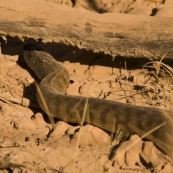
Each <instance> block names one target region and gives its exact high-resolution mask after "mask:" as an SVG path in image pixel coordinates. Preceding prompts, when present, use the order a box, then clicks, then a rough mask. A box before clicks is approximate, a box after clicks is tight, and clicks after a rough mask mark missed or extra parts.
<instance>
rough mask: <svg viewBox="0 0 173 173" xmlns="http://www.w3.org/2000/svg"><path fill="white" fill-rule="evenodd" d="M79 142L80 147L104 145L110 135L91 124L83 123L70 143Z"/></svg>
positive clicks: (108, 140)
mask: <svg viewBox="0 0 173 173" xmlns="http://www.w3.org/2000/svg"><path fill="white" fill-rule="evenodd" d="M77 142H79V146H80V148H87V147H94V146H100V147H101V146H104V145H105V144H108V143H109V142H110V136H109V135H108V134H107V133H106V132H104V131H103V130H101V129H99V128H97V127H94V126H92V125H85V126H83V127H81V128H80V131H78V132H76V133H75V134H74V136H73V139H72V141H71V143H73V144H74V143H77Z"/></svg>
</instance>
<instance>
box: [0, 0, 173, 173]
mask: <svg viewBox="0 0 173 173" xmlns="http://www.w3.org/2000/svg"><path fill="white" fill-rule="evenodd" d="M47 1H52V2H53V3H62V4H63V3H64V4H66V5H69V6H73V8H83V9H84V10H91V11H93V12H100V13H103V12H123V13H131V14H132V13H133V14H136V15H139V14H140V15H141V14H142V15H153V16H156V15H158V16H159V15H161V16H164V15H166V16H167V17H171V14H172V13H171V14H170V13H168V12H169V10H168V9H171V8H172V5H171V1H165V4H162V3H161V1H158V2H155V1H154V0H153V1H154V2H149V1H145V2H144V1H142V0H141V1H140V0H138V1H132V0H131V1H130V0H129V1H126V3H124V1H116V0H115V1H107V2H106V1H93V2H92V3H91V1H90V3H89V2H88V1H86V0H79V1H77V0H76V1H75V2H73V3H72V2H71V1H67V0H66V1H62V0H61V1H58V0H57V1H56V0H54V1H53V0H47ZM168 4H169V6H168ZM144 7H145V9H144ZM62 8H63V6H62ZM69 8H71V7H69ZM117 9H119V10H117ZM163 9H167V10H163ZM161 10H162V11H161ZM153 11H154V12H153ZM159 11H160V12H159ZM164 11H165V12H164ZM159 13H160V14H159ZM15 44H16V43H13V45H15ZM10 46H11V47H12V45H10ZM44 46H45V47H46V48H47V49H48V50H49V51H50V53H51V54H52V55H53V56H54V57H55V58H56V59H57V60H58V61H60V62H61V63H62V64H63V65H64V66H65V67H66V68H67V69H68V71H69V73H70V79H71V82H70V86H69V88H68V89H67V92H66V94H69V95H79V96H80V95H82V96H89V97H96V98H100V99H108V100H116V101H119V102H123V103H128V104H134V105H142V106H152V107H159V108H163V109H169V110H170V109H172V96H173V85H172V78H171V77H169V75H167V74H165V71H159V74H158V77H160V80H158V78H157V77H155V75H156V70H157V68H156V66H155V64H149V65H150V66H152V67H149V68H148V67H146V68H142V67H143V65H145V64H146V63H147V62H148V60H146V59H143V60H142V59H140V61H139V60H137V59H123V58H122V57H121V58H120V57H116V58H115V59H113V58H112V57H111V56H109V55H104V54H102V53H93V52H92V51H86V50H78V49H75V48H73V47H66V46H64V45H60V46H57V47H56V46H54V47H51V46H48V45H45V44H44ZM7 47H8V46H7ZM55 47H56V50H55ZM21 48H22V43H20V45H19V48H18V51H19V52H18V51H17V50H16V52H18V53H15V55H13V56H12V55H11V49H10V48H8V50H9V51H6V52H7V53H6V54H4V53H2V54H0V79H1V80H0V120H1V121H0V123H1V125H0V128H1V130H0V132H1V145H0V151H1V156H0V163H1V164H0V168H1V169H0V172H4V173H6V172H14V173H18V172H39V173H41V172H46V173H49V172H57V173H66V172H73V173H77V172H99V173H100V172H104V173H115V172H116V173H135V172H138V173H142V172H147V173H150V172H152V173H158V172H162V173H171V172H173V165H172V161H171V159H170V158H169V157H168V156H167V155H165V154H163V153H162V152H161V151H159V150H158V149H157V148H156V147H155V146H154V144H153V143H152V142H151V141H143V140H141V139H140V137H139V136H137V135H132V136H131V137H130V138H129V139H128V140H127V141H125V142H123V143H122V145H120V146H119V145H118V144H119V141H118V140H114V141H112V138H111V136H110V134H108V133H106V132H104V131H103V130H101V129H99V128H97V127H94V126H91V125H84V126H83V127H79V126H72V125H69V124H67V123H65V122H62V121H57V120H56V129H55V131H53V132H52V131H51V129H52V125H51V124H50V123H49V121H48V118H47V117H46V115H45V114H44V113H43V112H42V111H41V109H40V108H39V106H38V104H37V101H36V98H35V86H34V85H33V81H34V79H36V80H37V78H36V76H35V75H34V73H33V72H32V71H31V70H30V69H29V68H28V67H27V65H26V63H25V62H24V60H23V57H22V52H21ZM3 49H5V48H4V47H2V52H4V50H3ZM81 57H82V58H81ZM169 64H170V65H171V66H173V65H172V64H171V63H170V62H169ZM165 75H166V76H165ZM165 88H166V90H165ZM138 139H139V142H138V143H137V144H135V145H132V144H133V142H134V141H136V140H138ZM130 145H132V147H130V149H128V150H127V148H128V147H129V146H130ZM3 168H4V169H3Z"/></svg>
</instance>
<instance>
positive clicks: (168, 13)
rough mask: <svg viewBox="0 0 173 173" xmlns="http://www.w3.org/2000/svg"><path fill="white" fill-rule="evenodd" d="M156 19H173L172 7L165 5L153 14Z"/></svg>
mask: <svg viewBox="0 0 173 173" xmlns="http://www.w3.org/2000/svg"><path fill="white" fill-rule="evenodd" d="M155 16H157V17H173V5H165V6H163V7H162V8H160V9H159V10H158V11H157V13H156V14H155Z"/></svg>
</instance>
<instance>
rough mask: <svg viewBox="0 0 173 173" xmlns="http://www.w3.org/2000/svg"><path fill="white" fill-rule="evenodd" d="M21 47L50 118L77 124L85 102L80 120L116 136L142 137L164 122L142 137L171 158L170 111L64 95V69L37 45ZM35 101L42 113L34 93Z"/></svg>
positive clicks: (172, 124)
mask: <svg viewBox="0 0 173 173" xmlns="http://www.w3.org/2000/svg"><path fill="white" fill-rule="evenodd" d="M23 49H24V59H25V61H26V62H27V64H28V66H29V67H30V68H31V69H32V70H33V71H34V72H35V73H36V75H37V76H38V77H39V79H40V80H41V82H40V84H39V87H40V90H41V92H42V94H43V97H44V99H45V101H46V104H47V106H48V109H49V111H50V113H51V114H52V115H53V117H54V118H58V119H60V120H63V121H65V122H68V123H75V124H79V125H80V124H81V120H82V115H83V110H84V107H85V104H86V101H88V104H87V110H86V115H85V119H84V122H85V123H89V124H92V125H95V126H97V127H99V128H101V129H103V130H106V131H108V132H111V133H115V134H116V135H117V136H118V134H120V133H121V132H123V135H124V137H127V136H128V135H129V134H130V132H132V133H137V134H138V135H140V136H142V135H143V134H144V133H146V132H148V131H150V130H151V129H153V128H155V127H156V126H158V125H160V124H162V123H165V125H164V126H162V127H160V128H159V129H158V130H156V131H154V132H153V133H151V134H150V135H148V136H146V137H145V138H146V139H148V140H151V141H153V142H154V144H155V145H156V146H158V147H159V148H160V149H161V150H162V151H163V152H164V153H166V154H168V155H169V156H170V157H171V158H173V157H172V153H173V113H172V111H168V110H164V109H159V108H152V107H142V106H135V105H131V104H125V103H120V102H116V101H110V100H102V99H97V98H86V97H80V96H70V95H65V91H66V89H67V87H68V86H69V81H70V78H69V73H68V71H67V69H66V68H64V67H63V66H62V65H61V64H60V63H58V62H57V61H56V60H55V59H54V58H53V57H52V56H51V55H50V54H49V53H48V52H47V51H46V50H45V49H44V48H42V47H41V46H39V45H38V44H35V43H27V44H25V46H24V48H23ZM37 100H38V103H39V105H40V107H41V108H42V109H43V110H44V111H45V112H46V110H45V109H44V107H43V106H42V102H41V101H40V98H39V96H38V94H37Z"/></svg>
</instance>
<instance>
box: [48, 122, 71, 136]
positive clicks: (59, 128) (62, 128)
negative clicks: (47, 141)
mask: <svg viewBox="0 0 173 173" xmlns="http://www.w3.org/2000/svg"><path fill="white" fill-rule="evenodd" d="M69 128H70V125H68V124H67V123H65V122H63V121H59V122H58V123H56V127H55V130H54V131H53V132H52V133H51V134H50V137H51V138H54V137H55V138H56V139H57V138H60V137H61V136H63V135H64V134H65V132H66V130H67V129H69Z"/></svg>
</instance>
